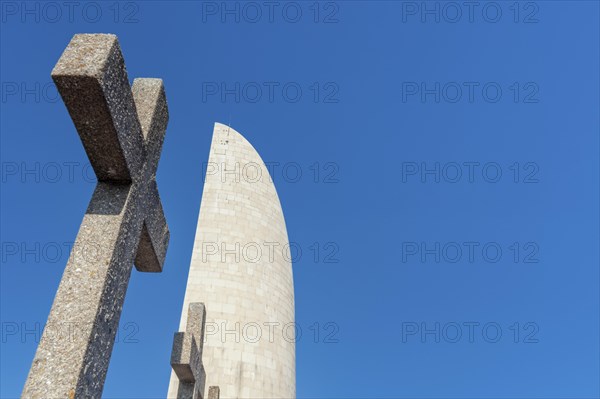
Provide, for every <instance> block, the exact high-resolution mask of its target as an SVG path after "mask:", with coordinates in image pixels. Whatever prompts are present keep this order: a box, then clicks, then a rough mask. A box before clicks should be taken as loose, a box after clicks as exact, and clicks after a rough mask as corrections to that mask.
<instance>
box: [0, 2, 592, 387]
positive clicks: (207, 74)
mask: <svg viewBox="0 0 600 399" xmlns="http://www.w3.org/2000/svg"><path fill="white" fill-rule="evenodd" d="M23 4H25V3H21V2H10V1H3V2H2V3H1V7H2V8H1V11H2V24H1V35H0V36H1V37H0V44H1V50H0V55H1V64H0V65H1V83H2V93H1V94H2V100H1V101H2V103H1V105H2V112H1V122H0V126H1V152H0V154H1V158H2V186H1V187H2V189H1V196H0V198H1V206H2V213H1V217H2V224H1V229H0V232H1V235H2V237H1V242H2V264H1V268H0V276H1V285H0V287H1V292H0V298H1V306H0V309H1V322H2V341H1V346H0V348H1V359H0V365H1V373H0V378H1V381H0V386H1V388H0V396H1V397H2V398H12V397H17V396H19V395H20V392H21V390H22V387H23V384H24V382H25V378H26V376H27V373H28V370H29V367H30V365H31V361H32V359H33V356H34V353H35V350H36V347H37V342H36V333H35V330H36V325H37V326H40V325H43V323H44V322H45V321H46V319H47V316H48V313H49V311H50V306H51V304H52V300H53V298H54V294H55V292H56V289H57V287H58V284H59V281H60V278H61V275H62V272H63V269H64V266H65V264H66V261H67V258H68V251H67V250H66V247H65V245H66V243H69V242H72V241H73V240H74V239H75V236H76V234H77V231H78V229H79V224H80V222H81V219H82V216H83V214H84V212H85V209H86V207H87V205H88V201H89V199H90V198H91V194H92V191H93V188H94V183H93V182H91V181H90V178H87V175H86V173H89V176H92V177H93V172H92V171H91V169H87V168H86V167H85V165H87V158H86V155H85V152H84V150H83V147H82V145H81V142H80V140H79V137H78V135H77V133H76V131H75V129H74V127H73V124H72V122H71V120H70V118H69V115H68V113H67V111H66V109H65V107H64V105H63V103H62V101H61V100H60V99H57V98H56V97H55V96H56V92H55V90H54V89H53V86H52V84H51V83H50V82H51V80H50V71H51V70H52V68H53V66H54V64H55V63H56V61H57V60H58V58H59V57H60V54H61V53H62V51H63V50H64V48H65V47H66V45H67V44H68V42H69V40H70V39H71V37H72V35H73V34H74V33H94V32H102V33H115V34H117V35H118V36H119V40H120V44H121V47H122V50H123V53H124V56H125V61H126V64H127V69H128V73H129V78H130V79H133V78H135V77H161V78H163V79H164V81H165V87H166V92H167V98H168V102H169V109H170V122H169V126H168V130H167V136H166V141H165V145H164V149H163V154H162V158H161V162H160V165H159V170H158V175H157V180H158V184H159V189H160V193H161V197H162V202H163V206H164V209H165V214H166V217H167V220H168V223H169V227H170V230H171V241H170V246H169V251H168V256H167V261H166V265H165V268H164V272H163V273H162V274H160V275H154V274H143V273H138V272H136V271H135V270H134V271H133V274H132V279H131V283H130V287H129V290H128V293H127V298H126V301H125V306H124V310H123V314H122V317H121V328H120V330H119V334H120V336H119V341H118V342H117V344H116V345H115V349H114V352H113V356H112V360H111V364H110V368H109V371H108V376H107V380H106V385H105V389H104V396H105V397H107V398H142V397H143V398H159V397H164V396H165V394H166V390H167V386H168V381H169V373H170V366H169V356H170V350H171V340H172V334H173V332H175V331H177V329H178V323H179V317H180V311H181V306H182V302H183V295H184V288H185V284H186V278H187V271H188V266H189V261H190V258H191V251H192V244H193V239H194V233H195V228H196V220H197V216H198V210H199V205H200V199H201V193H202V177H203V170H202V165H203V162H206V161H207V158H208V151H209V145H210V140H211V134H212V127H213V123H214V122H215V121H219V122H223V123H226V124H227V123H231V126H232V127H234V128H235V129H236V130H238V131H240V132H241V133H242V134H244V135H245V137H246V138H247V139H248V140H249V141H250V142H251V143H252V144H253V145H254V147H255V148H256V149H257V150H258V151H259V153H260V154H261V155H262V157H263V159H264V160H265V161H267V162H278V163H279V164H280V165H281V166H279V167H276V168H275V172H274V176H273V178H274V180H275V184H276V187H277V190H278V193H279V196H280V199H281V202H282V206H283V210H284V214H285V217H286V222H287V227H288V233H289V236H290V240H291V241H293V242H296V243H298V245H299V246H300V248H302V256H301V257H299V258H298V259H296V261H295V262H294V278H295V292H296V321H297V323H298V326H299V328H300V329H301V330H302V336H301V337H300V339H299V340H298V342H297V347H296V356H297V394H298V397H303V398H304V397H307V398H331V397H381V398H384V397H385V398H391V397H394V398H399V397H405V398H416V397H420V398H441V397H448V398H450V397H452V398H475V397H477V398H517V397H518V398H534V397H535V398H567V397H569V398H574V397H577V398H591V397H598V396H599V395H600V392H599V389H600V388H599V382H598V381H599V380H598V375H599V373H600V370H599V357H600V348H599V336H600V332H599V313H600V312H599V310H600V309H599V268H598V265H599V250H598V242H599V234H598V233H599V214H598V210H599V207H598V204H599V198H598V194H599V176H598V171H599V162H598V154H599V131H600V126H599V113H598V110H599V109H600V107H599V105H600V104H599V90H600V89H599V70H600V65H599V37H600V34H599V26H598V24H599V22H598V21H599V6H598V2H595V1H579V2H577V1H574V2H560V1H538V2H521V3H516V5H515V3H514V2H512V1H510V2H503V1H502V2H495V3H488V2H481V3H479V5H478V6H476V8H474V10H473V14H472V18H471V19H470V17H469V9H468V8H467V7H466V6H464V5H462V6H461V5H460V4H462V2H459V3H436V2H428V3H426V7H428V9H433V10H435V9H436V7H438V9H439V22H436V20H435V18H436V15H435V14H427V13H424V12H423V7H424V6H422V4H421V2H391V1H389V2H388V1H385V2H384V1H381V2H379V1H375V2H361V1H341V2H321V3H317V4H316V5H315V3H313V2H295V3H294V2H285V1H284V2H280V4H279V6H277V7H276V8H275V10H274V14H273V16H272V18H271V19H270V18H269V14H268V10H269V9H268V8H267V7H266V6H264V4H263V2H258V3H253V6H246V8H244V4H243V3H234V2H230V3H227V7H229V8H231V9H235V8H234V7H236V4H237V7H239V10H240V11H239V13H240V14H239V21H235V18H236V16H235V15H231V14H222V11H223V9H222V7H223V6H222V5H221V2H177V1H175V2H168V3H167V2H163V1H136V2H120V3H117V2H111V1H108V2H102V3H99V2H98V3H92V4H91V5H89V4H87V3H85V2H82V3H80V4H79V5H78V6H76V8H74V10H73V14H72V16H70V15H69V13H68V5H65V3H64V2H53V4H55V6H54V8H52V6H47V5H46V3H42V2H39V3H38V2H28V3H26V4H27V6H25V5H23ZM448 4H450V5H448ZM457 4H458V5H459V7H461V13H462V15H460V16H458V14H456V10H457V9H456V7H455V5H457ZM56 5H58V7H59V8H58V9H60V12H61V14H60V15H58V14H56V10H57V8H56ZM254 5H258V6H259V7H260V8H261V16H260V17H259V16H257V14H256V7H254ZM24 7H28V8H27V10H33V11H31V12H29V13H28V12H25V11H27V10H26V9H25V8H24ZM215 7H216V8H215ZM253 7H254V8H253ZM298 9H300V10H301V15H300V16H299V17H296V13H295V12H296V11H297V10H298ZM98 10H100V13H101V14H98V13H97V11H98ZM215 10H216V14H213V12H215ZM316 10H318V13H316ZM498 10H500V12H501V14H496V12H497V11H498ZM222 17H223V18H224V21H223V20H222ZM36 19H37V21H36ZM295 19H298V21H297V22H294V20H295ZM253 20H254V21H253ZM315 21H316V22H315ZM236 82H238V83H239V85H240V98H239V101H236V98H235V95H233V94H229V95H225V97H224V98H221V95H220V94H221V93H220V92H219V93H217V94H212V93H213V92H212V91H210V89H213V88H214V87H215V83H216V85H217V86H216V87H219V91H220V90H221V89H220V85H221V84H224V85H225V87H227V88H235V84H236ZM265 82H276V83H273V84H275V85H276V86H275V89H274V92H273V94H274V97H273V98H272V99H270V98H269V96H268V94H269V93H268V91H267V86H266V85H265ZM465 82H467V83H465ZM469 82H470V83H469ZM422 83H423V84H424V85H425V86H424V87H422V86H421V85H422ZM436 83H438V84H439V90H438V91H437V92H438V93H439V101H436V94H435V91H436V90H435V88H436ZM257 85H258V86H259V87H263V89H264V91H263V93H262V97H261V98H260V99H256V92H255V91H253V90H255V88H256V86H257ZM284 87H286V88H287V89H286V90H287V91H284V90H283V88H284ZM298 87H300V89H301V90H302V95H301V97H299V98H298V99H297V101H295V102H294V101H293V100H294V97H295V96H296V94H295V91H294V90H295V89H296V88H298ZM457 87H458V88H461V90H462V93H461V94H462V95H461V97H460V98H459V97H458V96H457V91H456V89H457ZM469 87H472V88H473V92H472V94H473V96H472V97H471V98H469V90H468V88H469ZM423 88H424V89H425V90H431V89H433V94H431V93H430V94H425V95H424V96H422V94H423V90H422V89H423ZM498 88H499V89H500V90H501V94H500V95H499V96H498V95H497V90H498ZM316 93H318V94H319V95H318V98H316V97H315V95H316ZM255 100H256V101H255ZM70 163H75V164H70ZM68 165H73V166H72V168H73V169H72V170H73V177H72V178H70V176H69V166H68ZM436 165H439V181H436V179H437V177H436V175H435V173H436V172H433V174H431V173H430V174H427V173H426V174H422V173H421V172H422V171H423V170H425V169H428V170H429V169H433V170H435V168H436ZM457 165H460V172H461V176H460V177H456V173H457V168H456V166H457ZM468 165H472V166H471V167H472V168H473V169H472V170H473V175H472V176H471V177H470V176H469V170H470V169H469V168H470V167H469V166H468ZM284 166H286V167H287V169H286V171H287V172H288V173H287V174H286V173H284V171H283V167H284ZM36 168H37V171H36ZM297 168H299V169H300V170H301V172H302V176H301V178H300V179H299V181H297V182H293V180H294V175H295V173H294V171H295V170H296V169H297ZM27 170H33V172H30V173H23V172H26V171H27ZM57 171H58V172H60V176H58V177H57V175H56V173H57ZM315 171H319V173H318V174H316V172H315ZM498 171H499V172H500V173H501V175H500V176H499V177H496V175H497V173H498ZM517 171H518V173H516V172H517ZM470 242H473V243H474V244H468V243H470ZM314 243H317V244H316V246H315V244H314ZM436 243H439V251H436V250H435V248H436ZM514 243H517V244H516V245H515V244H514ZM14 245H17V247H18V250H17V253H14V251H13V250H12V249H13V248H14ZM468 245H472V246H473V247H474V248H475V250H474V253H473V259H472V261H471V260H470V259H469V256H468V252H467V251H466V249H467V248H468V247H467V246H468ZM457 246H458V247H460V248H462V249H463V253H462V256H460V257H458V256H457V253H456V247H457ZM57 247H62V249H63V251H62V253H57V252H56V248H57ZM317 247H318V248H319V253H318V256H317V257H315V253H316V252H315V248H317ZM483 248H485V251H483ZM498 248H500V250H501V251H502V253H501V254H500V255H499V257H498V259H495V258H496V257H497V256H496V252H495V251H496V250H497V249H498ZM517 248H518V251H517ZM9 249H10V251H9ZM428 250H433V252H434V253H433V254H431V253H429V252H427V251H428ZM332 251H334V252H335V253H334V254H333V253H332ZM482 251H483V252H482ZM415 252H416V253H415ZM435 252H437V254H439V257H440V259H439V262H436V254H435ZM326 255H327V256H326ZM334 260H337V261H338V262H337V263H332V262H331V261H334ZM455 260H456V261H455ZM454 261H455V262H454ZM315 323H318V325H315ZM326 323H333V324H326ZM422 323H424V324H422ZM436 323H439V332H440V338H439V341H440V342H436V337H435V334H425V335H424V336H423V335H422V334H421V332H422V331H421V330H422V329H423V327H425V328H426V329H429V330H435V328H436ZM465 323H467V324H465ZM469 323H479V324H469ZM515 323H518V325H517V324H515ZM457 325H458V326H459V327H460V328H461V331H462V336H461V337H458V338H457V339H455V335H456V326H457ZM469 325H472V326H473V328H474V335H473V337H472V339H471V340H470V339H469V336H468V333H469V328H468V326H469ZM315 326H318V328H316V327H315ZM415 326H416V327H417V328H418V329H419V331H418V332H416V333H415V334H414V335H409V334H408V331H410V329H411V328H415ZM484 327H485V328H484ZM311 328H312V329H311ZM498 328H500V331H501V334H502V335H501V336H499V338H497V339H496V338H495V337H496V331H497V329H498ZM315 330H318V331H319V335H318V336H315ZM31 331H33V332H31ZM515 331H518V332H519V334H518V335H516V333H515ZM38 333H39V331H38ZM315 341H316V342H315ZM335 341H337V342H335ZM453 341H457V342H453ZM471 341H472V342H471ZM494 341H497V342H494ZM515 341H517V342H515Z"/></svg>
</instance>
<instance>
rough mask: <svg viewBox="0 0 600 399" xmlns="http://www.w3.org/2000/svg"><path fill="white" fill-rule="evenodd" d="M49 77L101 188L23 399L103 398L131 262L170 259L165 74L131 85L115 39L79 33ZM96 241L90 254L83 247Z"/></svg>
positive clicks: (158, 263)
mask: <svg viewBox="0 0 600 399" xmlns="http://www.w3.org/2000/svg"><path fill="white" fill-rule="evenodd" d="M52 78H53V80H54V82H55V83H56V86H57V88H58V90H59V92H60V95H61V97H62V99H63V101H64V103H65V104H66V106H67V109H68V111H69V114H70V115H71V119H72V120H73V122H74V124H75V127H76V129H77V132H78V133H79V137H80V138H81V141H82V143H83V146H84V148H85V151H86V153H87V156H88V158H89V160H90V163H91V164H92V166H93V168H94V171H95V173H96V176H97V178H98V184H97V185H96V188H95V190H94V194H93V195H92V199H91V201H90V204H89V206H88V209H87V211H86V213H85V216H84V217H83V222H82V223H81V227H80V228H79V233H78V234H77V238H76V241H75V245H74V246H73V250H72V251H71V254H70V257H69V260H68V262H67V266H66V268H65V271H64V274H63V276H62V280H61V282H60V286H59V287H58V291H57V293H56V297H55V298H54V303H53V304H52V309H51V311H50V315H49V317H48V323H47V324H46V327H45V329H44V333H43V334H42V338H41V340H40V343H39V346H38V349H37V352H36V354H35V358H34V360H33V364H32V366H31V370H30V372H29V376H28V377H27V382H26V383H25V388H24V389H23V394H22V396H23V397H25V398H99V397H100V396H101V394H102V388H103V386H104V380H105V378H106V372H107V368H108V363H109V361H110V357H111V352H112V347H113V344H114V341H115V334H116V332H117V329H118V326H119V318H120V316H121V309H122V307H123V301H124V299H125V293H126V291H127V286H128V284H129V278H130V275H131V269H132V266H133V264H134V263H135V266H136V268H137V269H138V270H139V271H143V272H160V271H161V270H162V266H163V263H164V260H165V255H166V251H167V246H168V242H169V230H168V227H167V223H166V220H165V216H164V214H163V209H162V206H161V202H160V198H159V195H158V188H157V186H156V180H155V175H156V168H157V165H158V160H159V158H160V153H161V148H162V144H163V140H164V135H165V130H166V127H167V120H168V110H167V102H166V97H165V92H164V88H163V84H162V81H161V80H160V79H136V80H135V81H134V83H133V86H130V84H129V80H128V78H127V72H126V70H125V64H124V61H123V56H122V54H121V49H120V46H119V42H118V40H117V37H116V36H114V35H100V34H93V35H87V34H86V35H75V36H74V37H73V38H72V40H71V42H70V43H69V45H68V46H67V48H66V49H65V51H64V52H63V54H62V56H61V57H60V59H59V60H58V63H57V64H56V66H55V67H54V70H53V71H52ZM92 246H93V247H94V249H95V251H94V254H93V256H89V254H88V256H81V254H79V253H78V250H77V249H78V248H79V249H81V248H89V247H92ZM67 327H68V329H69V333H68V334H67V335H65V334H57V331H63V332H64V330H65V328H67Z"/></svg>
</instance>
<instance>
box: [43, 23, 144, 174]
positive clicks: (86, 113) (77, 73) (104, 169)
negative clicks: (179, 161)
mask: <svg viewBox="0 0 600 399" xmlns="http://www.w3.org/2000/svg"><path fill="white" fill-rule="evenodd" d="M52 79H53V80H54V82H55V83H56V87H57V88H58V91H59V92H60V95H61V97H62V99H63V101H64V103H65V105H66V106H67V109H68V111H69V114H70V115H71V119H72V120H73V123H74V124H75V127H76V129H77V132H78V133H79V137H80V138H81V141H82V143H83V146H84V148H85V151H86V153H87V156H88V158H89V159H90V163H91V164H92V166H93V168H94V172H96V176H97V177H98V180H99V181H104V182H117V183H128V182H131V181H132V180H133V178H134V177H135V176H136V175H137V173H139V171H140V169H141V165H142V162H143V158H144V154H143V152H144V151H143V141H142V140H143V138H142V131H141V127H140V123H139V121H138V116H137V112H136V108H135V103H134V101H133V96H132V92H131V86H130V85H129V81H128V78H127V71H126V69H125V63H124V60H123V55H122V54H121V48H120V46H119V42H118V40H117V37H116V36H115V35H105V34H78V35H75V36H73V38H72V39H71V42H70V43H69V45H68V46H67V48H66V49H65V51H64V52H63V54H62V55H61V57H60V59H59V60H58V62H57V64H56V66H55V67H54V69H53V70H52ZM82 99H84V101H82Z"/></svg>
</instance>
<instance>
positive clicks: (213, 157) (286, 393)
mask: <svg viewBox="0 0 600 399" xmlns="http://www.w3.org/2000/svg"><path fill="white" fill-rule="evenodd" d="M204 169H205V171H206V177H205V181H204V189H203V192H202V202H201V205H200V215H199V217H198V225H197V228H196V237H195V239H194V248H193V252H192V260H191V263H190V270H189V275H188V281H187V287H186V293H185V298H184V303H183V311H182V315H181V322H180V329H181V330H182V331H183V330H184V329H185V325H186V321H187V308H188V306H189V304H190V303H193V302H203V303H204V304H205V305H206V329H205V340H204V347H203V354H202V363H203V365H204V368H205V371H206V386H207V387H208V386H219V388H220V393H221V397H222V398H231V397H236V398H293V397H295V394H296V367H295V337H294V334H295V325H294V324H293V323H294V284H293V273H292V265H291V261H290V257H289V254H288V253H287V252H286V251H289V242H288V236H287V229H286V225H285V219H284V217H283V211H282V208H281V204H280V201H279V196H278V195H277V191H276V189H275V185H274V183H273V180H272V178H271V175H270V174H269V171H268V169H267V167H266V166H265V163H264V162H263V160H262V158H261V157H260V155H259V154H258V152H257V151H256V150H255V149H254V147H253V146H252V145H251V144H250V142H249V141H248V140H246V139H245V138H244V137H243V136H242V135H241V134H240V133H239V132H237V131H236V130H234V129H232V128H231V127H229V126H226V125H223V124H220V123H215V125H214V131H213V137H212V142H211V147H210V152H209V159H208V163H207V164H206V166H205V168H204ZM286 326H287V327H286ZM177 387H178V380H177V377H176V376H175V374H174V373H171V381H170V384H169V391H168V397H169V398H176V397H177V396H178V393H177Z"/></svg>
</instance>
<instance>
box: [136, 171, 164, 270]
mask: <svg viewBox="0 0 600 399" xmlns="http://www.w3.org/2000/svg"><path fill="white" fill-rule="evenodd" d="M143 199H144V201H143V204H142V207H143V208H144V209H145V210H146V217H145V218H144V224H143V226H142V232H141V235H140V241H139V243H138V247H137V251H136V254H135V260H134V265H135V268H136V269H137V270H138V271H140V272H153V273H160V272H161V271H162V269H163V265H164V263H165V258H166V256H167V248H168V246H169V237H170V233H169V226H168V225H167V219H166V218H165V214H164V212H163V208H162V204H161V201H160V195H159V194H158V187H157V185H156V180H154V179H152V181H151V182H150V183H148V192H147V193H146V195H145V196H143Z"/></svg>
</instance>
